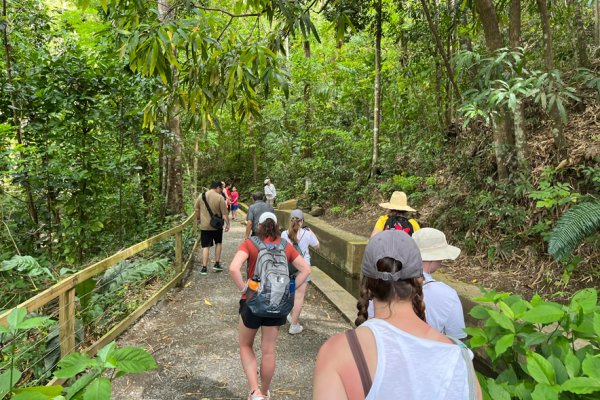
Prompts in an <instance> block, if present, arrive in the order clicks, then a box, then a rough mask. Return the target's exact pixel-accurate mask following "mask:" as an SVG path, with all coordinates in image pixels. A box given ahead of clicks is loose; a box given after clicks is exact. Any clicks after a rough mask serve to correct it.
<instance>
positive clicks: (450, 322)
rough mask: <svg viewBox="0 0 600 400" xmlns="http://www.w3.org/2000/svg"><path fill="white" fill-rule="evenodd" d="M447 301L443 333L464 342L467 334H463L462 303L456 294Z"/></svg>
mask: <svg viewBox="0 0 600 400" xmlns="http://www.w3.org/2000/svg"><path fill="white" fill-rule="evenodd" d="M448 300H449V301H448V304H449V306H450V309H449V312H448V318H447V319H446V322H445V323H444V331H445V332H446V335H448V336H452V337H455V338H457V339H460V340H464V339H465V338H466V337H467V334H466V333H465V316H464V314H463V308H462V303H461V302H460V299H459V298H458V294H456V293H454V295H453V296H452V297H451V298H450V299H448Z"/></svg>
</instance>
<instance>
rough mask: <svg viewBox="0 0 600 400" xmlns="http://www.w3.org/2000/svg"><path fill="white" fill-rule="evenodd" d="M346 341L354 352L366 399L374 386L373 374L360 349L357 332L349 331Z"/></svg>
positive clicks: (353, 355)
mask: <svg viewBox="0 0 600 400" xmlns="http://www.w3.org/2000/svg"><path fill="white" fill-rule="evenodd" d="M346 339H347V340H348V344H349V345H350V350H351V351H352V357H354V362H355V363H356V367H357V368H358V374H359V375H360V381H361V383H362V387H363V391H364V392H365V398H366V397H367V395H368V394H369V391H370V390H371V385H372V384H373V382H372V381H371V374H369V367H368V365H367V360H366V359H365V355H364V353H363V351H362V348H361V347H360V342H359V341H358V337H357V336H356V331H355V330H354V329H349V330H347V331H346Z"/></svg>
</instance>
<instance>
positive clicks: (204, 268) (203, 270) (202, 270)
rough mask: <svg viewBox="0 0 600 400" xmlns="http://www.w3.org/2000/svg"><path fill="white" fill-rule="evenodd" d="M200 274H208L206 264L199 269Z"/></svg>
mask: <svg viewBox="0 0 600 400" xmlns="http://www.w3.org/2000/svg"><path fill="white" fill-rule="evenodd" d="M200 275H208V269H207V268H206V266H204V267H202V269H201V270H200Z"/></svg>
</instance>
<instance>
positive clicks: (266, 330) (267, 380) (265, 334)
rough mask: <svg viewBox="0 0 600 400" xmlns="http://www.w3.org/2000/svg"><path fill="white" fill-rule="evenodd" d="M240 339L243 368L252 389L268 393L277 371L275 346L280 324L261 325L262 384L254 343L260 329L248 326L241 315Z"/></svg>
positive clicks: (259, 393)
mask: <svg viewBox="0 0 600 400" xmlns="http://www.w3.org/2000/svg"><path fill="white" fill-rule="evenodd" d="M238 331H239V339H240V359H241V360H242V368H243V369H244V373H245V374H246V379H247V380H248V386H249V387H250V391H251V392H252V391H255V392H254V394H257V395H261V394H263V395H266V394H267V391H268V390H269V386H270V385H271V380H272V379H273V374H274V373H275V346H276V342H277V335H278V334H279V327H278V326H263V327H261V333H262V335H261V342H260V351H261V353H262V357H261V362H260V378H261V385H260V386H259V384H258V363H257V361H256V354H254V349H253V348H252V345H253V344H254V338H255V337H256V332H258V329H250V328H247V327H246V326H245V325H244V323H243V322H242V318H241V317H240V320H239V323H238Z"/></svg>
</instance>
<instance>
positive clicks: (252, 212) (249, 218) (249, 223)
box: [246, 192, 275, 239]
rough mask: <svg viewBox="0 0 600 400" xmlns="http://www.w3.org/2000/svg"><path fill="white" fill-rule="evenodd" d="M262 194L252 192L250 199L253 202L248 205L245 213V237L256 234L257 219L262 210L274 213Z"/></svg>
mask: <svg viewBox="0 0 600 400" xmlns="http://www.w3.org/2000/svg"><path fill="white" fill-rule="evenodd" d="M264 198H265V197H264V195H263V194H262V192H254V193H253V194H252V200H254V204H252V205H251V206H250V207H248V213H247V214H246V239H249V238H250V236H257V235H258V219H259V218H260V216H261V215H262V213H264V212H267V211H268V212H272V213H275V210H274V209H273V206H271V205H269V204H267V203H265V202H264Z"/></svg>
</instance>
